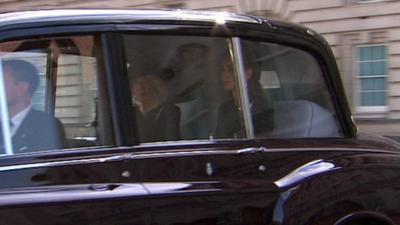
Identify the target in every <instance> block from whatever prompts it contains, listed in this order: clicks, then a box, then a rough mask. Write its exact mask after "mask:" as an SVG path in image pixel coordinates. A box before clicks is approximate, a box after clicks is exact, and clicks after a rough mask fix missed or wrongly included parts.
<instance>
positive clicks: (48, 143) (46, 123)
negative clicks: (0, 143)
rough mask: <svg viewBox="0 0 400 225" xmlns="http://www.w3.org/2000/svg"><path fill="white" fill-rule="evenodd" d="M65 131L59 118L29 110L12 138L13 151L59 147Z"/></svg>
mask: <svg viewBox="0 0 400 225" xmlns="http://www.w3.org/2000/svg"><path fill="white" fill-rule="evenodd" d="M64 138H65V133H64V129H63V127H62V125H61V123H60V121H59V120H57V119H56V118H54V117H52V116H50V115H48V114H47V113H44V112H41V111H37V110H33V109H32V110H30V111H29V112H28V114H27V115H26V117H25V119H24V120H23V121H22V123H21V125H20V126H19V128H18V130H17V132H16V133H15V135H14V136H13V138H12V143H13V150H14V153H25V152H32V151H38V150H50V149H60V148H62V147H63V144H64Z"/></svg>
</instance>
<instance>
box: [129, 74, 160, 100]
mask: <svg viewBox="0 0 400 225" xmlns="http://www.w3.org/2000/svg"><path fill="white" fill-rule="evenodd" d="M131 92H132V96H133V98H134V100H135V101H136V102H138V103H146V102H153V101H154V100H155V99H156V98H157V90H156V88H155V87H154V83H153V82H152V81H151V80H150V79H147V78H145V77H141V78H138V79H136V80H135V81H134V82H133V84H132V86H131Z"/></svg>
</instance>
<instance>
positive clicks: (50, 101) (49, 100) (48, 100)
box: [0, 26, 118, 158]
mask: <svg viewBox="0 0 400 225" xmlns="http://www.w3.org/2000/svg"><path fill="white" fill-rule="evenodd" d="M72 27H75V26H72ZM80 29H81V28H80V27H77V30H80ZM33 30H34V31H36V30H38V31H39V33H38V34H37V33H33V34H34V35H21V36H19V35H18V36H17V37H16V38H12V39H11V40H9V38H5V39H0V42H1V43H6V42H7V41H16V40H20V41H29V40H32V39H34V38H37V37H38V36H39V37H40V38H48V39H52V38H59V37H61V38H66V37H74V36H75V37H78V36H93V37H94V36H98V38H99V39H101V40H100V42H101V48H100V49H99V50H100V51H101V53H100V58H98V59H99V64H98V65H97V66H98V68H97V69H99V70H102V71H105V72H101V73H98V74H97V76H96V79H97V80H98V85H99V86H98V89H99V90H100V88H103V90H102V91H101V92H103V95H102V96H103V97H105V102H106V103H105V104H106V105H107V106H108V107H107V111H108V112H109V114H110V116H111V118H114V117H116V116H114V115H115V111H116V110H115V109H114V108H113V106H112V102H113V100H112V99H113V96H114V95H113V94H111V91H115V90H114V89H112V88H111V86H112V85H111V84H109V82H108V80H110V78H109V77H111V76H110V75H109V74H107V70H106V69H104V68H105V67H110V65H109V64H111V62H110V58H113V57H112V56H105V55H104V52H103V51H104V48H105V45H106V44H107V42H106V41H105V40H103V39H104V37H103V36H105V33H104V32H101V31H97V30H95V31H87V32H84V33H82V32H79V31H77V32H74V31H71V32H68V33H61V34H58V32H55V33H52V32H49V33H48V34H45V35H41V32H40V30H41V29H33ZM50 30H51V29H50ZM1 33H2V32H0V34H1ZM8 33H9V32H6V34H8ZM105 39H107V38H105ZM47 54H48V53H47ZM114 58H115V57H114ZM49 59H51V60H50V61H48V60H49ZM100 59H101V61H100ZM52 61H53V59H52V57H51V56H50V55H49V54H48V55H47V60H46V62H47V63H46V68H45V71H46V76H49V79H48V80H47V81H46V88H45V99H44V101H45V112H46V113H49V115H52V116H54V110H55V104H54V101H55V91H54V90H55V89H54V86H55V85H56V79H57V77H56V76H55V74H54V72H53V71H52V70H49V69H51V68H52V66H53V65H51V64H52ZM101 68H103V69H101ZM0 74H1V75H2V70H1V71H0ZM1 78H3V76H1ZM0 82H1V83H2V84H3V86H1V88H0V100H3V98H5V88H4V81H3V79H1V81H0ZM1 83H0V84H1ZM50 86H51V87H50ZM50 90H52V91H51V92H52V93H50V92H49V91H50ZM3 94H4V95H3ZM51 95H53V96H51ZM4 100H5V99H4ZM5 102H6V100H5V101H2V102H1V104H2V105H3V104H4V103H5ZM4 105H6V104H4ZM2 108H3V107H2ZM49 110H51V111H52V112H48V111H49ZM3 111H5V112H6V113H4V112H3ZM0 116H1V118H8V112H7V110H1V112H0ZM111 118H110V119H111ZM110 125H111V130H110V135H109V136H111V141H112V142H114V144H113V146H115V147H116V146H118V144H117V142H118V140H117V139H116V138H115V136H116V134H117V132H118V131H117V130H116V129H115V125H114V124H113V123H112V122H111V124H110ZM108 127H109V126H108ZM0 129H3V130H2V131H5V136H4V137H5V138H6V139H7V140H5V145H6V147H5V152H6V153H7V154H5V155H2V156H1V157H2V158H4V157H14V156H19V155H26V154H27V155H30V154H42V153H44V154H46V152H65V151H70V152H79V151H80V150H79V149H76V148H62V149H51V150H41V151H34V152H28V153H23V154H22V153H19V154H15V153H14V151H13V149H12V147H13V146H12V137H11V133H10V126H9V124H7V123H6V124H5V125H2V127H1V128H0ZM7 145H8V146H7ZM105 147H110V146H109V145H100V146H90V147H84V148H83V149H91V150H92V149H93V150H99V149H102V148H105Z"/></svg>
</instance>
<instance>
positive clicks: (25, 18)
mask: <svg viewBox="0 0 400 225" xmlns="http://www.w3.org/2000/svg"><path fill="white" fill-rule="evenodd" d="M93 20H98V21H99V22H100V21H102V20H105V21H107V22H118V21H119V20H124V21H135V20H147V21H157V20H161V21H166V20H170V21H192V22H211V23H216V24H224V23H225V22H241V23H251V24H262V23H263V22H262V20H261V19H258V18H255V17H251V16H246V15H240V14H234V13H228V12H211V11H191V10H180V9H177V10H112V9H97V10H93V9H86V10H85V9H80V10H78V9H64V10H36V11H24V12H13V13H4V14H1V15H0V26H8V25H10V24H21V23H37V22H63V21H82V22H83V21H93Z"/></svg>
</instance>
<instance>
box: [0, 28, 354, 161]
mask: <svg viewBox="0 0 400 225" xmlns="http://www.w3.org/2000/svg"><path fill="white" fill-rule="evenodd" d="M155 24H157V23H155ZM155 24H149V23H146V24H141V23H138V24H129V23H126V24H110V23H98V24H92V25H87V24H79V23H78V24H71V25H68V23H66V24H63V25H59V26H55V25H51V24H50V25H49V24H46V23H43V24H40V23H39V24H36V25H32V26H31V27H30V28H23V27H21V28H16V29H11V30H0V37H1V38H0V41H1V42H5V41H8V40H13V39H28V38H34V37H40V36H59V35H62V36H65V35H84V34H95V33H100V34H101V35H103V34H104V33H110V31H111V33H121V32H135V33H137V34H154V35H167V34H168V35H197V36H206V37H209V36H212V37H225V38H231V39H232V38H238V39H242V38H243V39H246V40H254V41H263V42H271V43H275V44H283V45H286V46H290V47H294V48H297V49H302V50H305V51H307V52H308V53H309V54H311V55H312V56H313V57H314V58H315V60H316V61H317V63H318V64H319V65H320V68H321V70H322V75H323V78H324V80H325V82H326V84H327V87H328V91H329V93H330V95H331V97H332V102H333V106H334V108H335V111H336V112H337V117H338V121H339V124H340V128H341V130H342V132H343V137H354V136H355V135H356V133H357V128H356V126H355V124H354V121H353V120H352V119H351V117H350V114H351V113H350V111H349V108H348V107H347V105H346V104H341V103H343V102H345V103H346V100H345V99H344V93H343V92H341V90H342V89H343V86H342V85H341V84H340V82H339V83H338V82H337V80H338V79H340V78H339V77H337V76H336V74H338V69H337V67H336V62H335V61H334V60H333V58H332V57H331V56H332V54H331V51H330V50H329V47H327V46H325V45H321V43H320V42H319V41H321V40H319V39H318V38H316V37H315V36H311V35H310V36H296V37H294V36H293V34H292V33H291V32H286V31H283V30H279V29H278V30H268V29H262V30H257V29H255V30H252V29H251V26H250V28H249V29H250V30H246V31H244V30H241V29H236V28H237V27H236V25H234V24H230V25H229V24H227V25H228V28H229V29H230V28H232V30H231V31H233V32H227V30H226V29H224V28H223V29H215V27H211V26H210V27H204V26H202V25H200V24H195V23H193V24H182V26H179V25H176V24H173V25H172V24H158V25H155ZM271 34H272V35H271ZM277 37H279V38H277ZM316 39H318V40H319V41H316ZM120 53H121V52H120ZM104 55H105V54H104ZM110 57H113V56H106V55H105V56H104V59H103V60H104V63H103V64H104V67H107V68H108V69H107V68H106V69H105V74H104V75H105V77H106V78H107V79H111V80H113V79H114V78H115V77H114V78H113V75H112V74H109V73H110V72H109V71H111V69H110V67H113V66H115V65H113V63H115V61H114V62H113V60H111V59H110ZM331 74H333V76H332V75H331ZM114 80H116V79H114ZM113 85H114V84H109V83H107V84H105V86H106V87H107V90H108V92H109V93H108V98H109V102H110V103H111V104H113V102H114V100H115V96H121V95H123V94H122V93H123V91H122V92H121V90H120V89H119V88H109V86H113ZM337 91H338V92H337ZM114 92H117V93H119V94H115V93H114ZM110 108H111V110H112V112H111V116H112V117H113V118H114V117H118V116H119V114H118V112H119V111H121V109H123V108H124V107H122V106H121V105H118V106H115V104H113V105H112V106H110ZM119 123H122V125H121V126H122V128H121V129H128V130H129V132H128V133H127V134H133V136H129V135H125V134H121V132H120V131H119V130H118V129H117V128H116V127H114V128H113V130H114V135H115V136H116V137H121V138H120V139H118V141H116V143H115V146H116V147H118V146H131V145H135V143H136V144H137V140H133V139H135V137H137V136H136V135H135V131H134V130H132V129H131V128H126V127H125V126H127V124H126V123H125V124H124V123H123V122H122V121H120V122H119ZM132 140H133V142H134V143H132ZM241 140H242V139H241ZM243 140H245V139H243ZM213 141H215V140H213ZM99 147H101V146H99ZM108 150H109V148H108ZM62 151H63V152H65V150H62ZM79 151H80V150H77V151H70V152H71V154H75V153H77V152H79ZM84 151H87V150H84ZM89 151H102V149H99V148H98V147H96V148H95V149H90V150H89ZM106 151H107V150H106Z"/></svg>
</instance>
